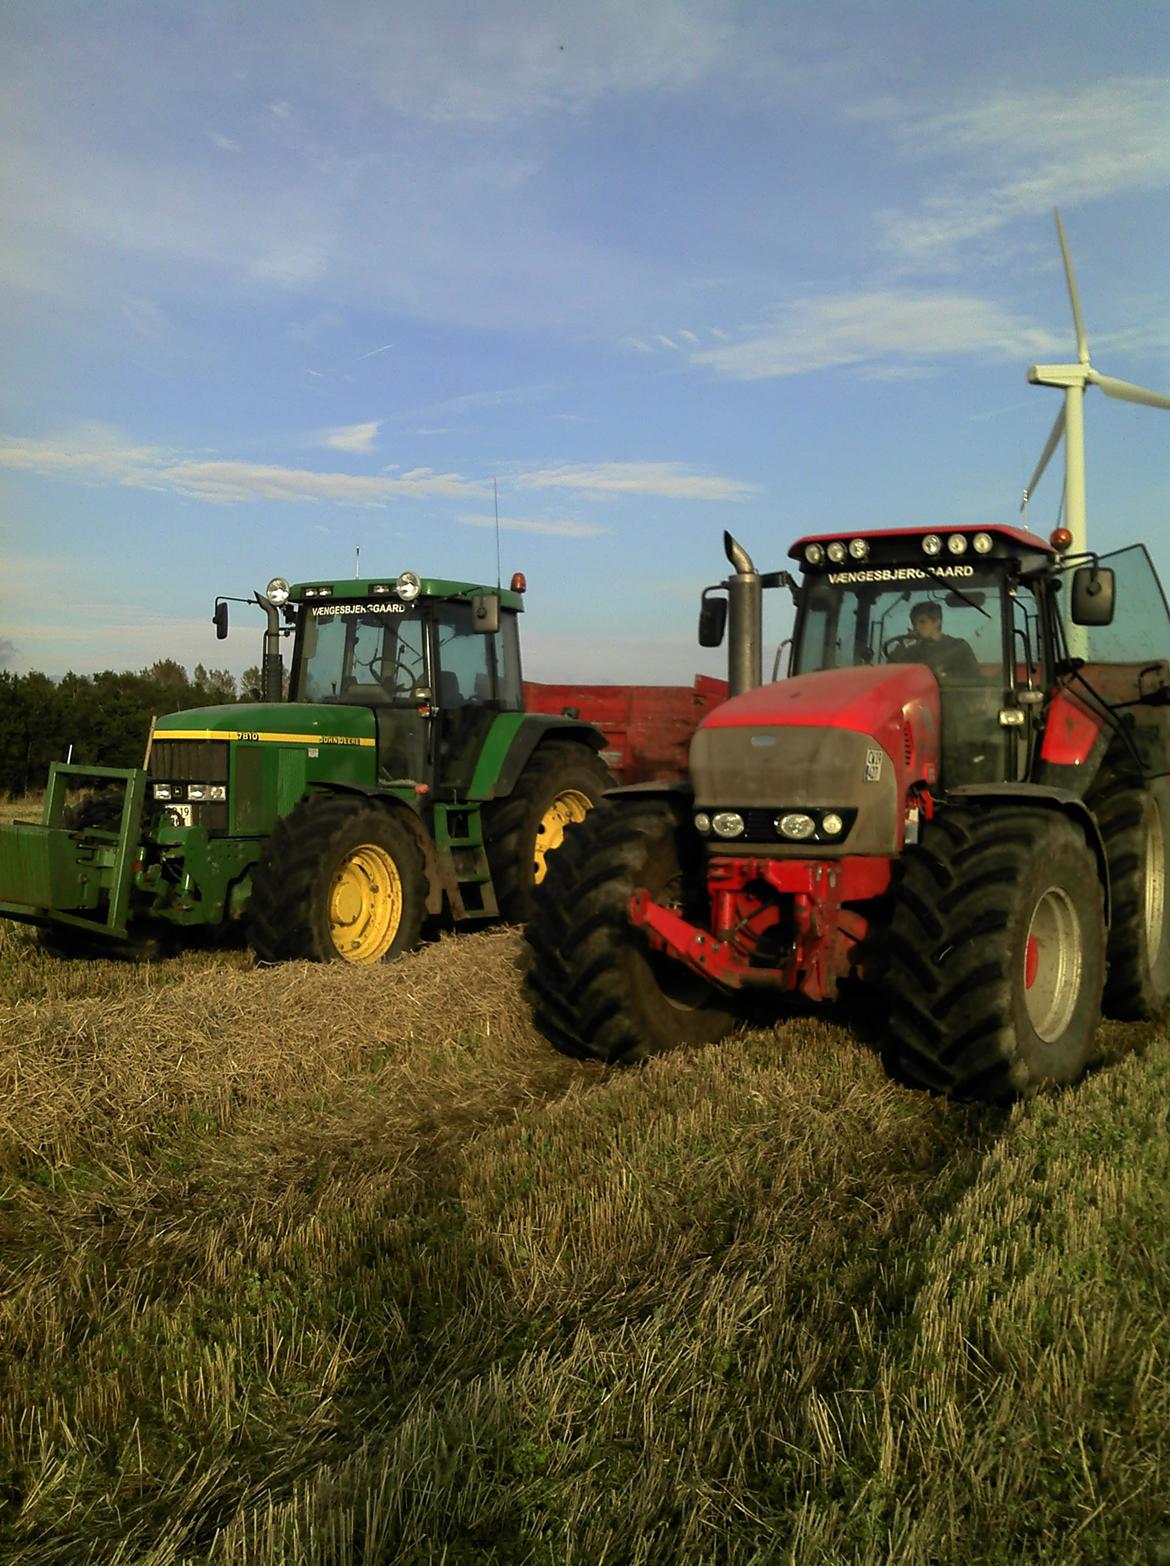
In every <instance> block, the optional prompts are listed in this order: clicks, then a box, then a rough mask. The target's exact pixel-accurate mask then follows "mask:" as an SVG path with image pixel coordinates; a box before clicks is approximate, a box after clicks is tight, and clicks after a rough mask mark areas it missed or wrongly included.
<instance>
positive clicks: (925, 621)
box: [910, 614, 942, 642]
mask: <svg viewBox="0 0 1170 1566" xmlns="http://www.w3.org/2000/svg"><path fill="white" fill-rule="evenodd" d="M910 624H911V625H912V626H913V627H914V634H915V636H919V637H921V638H922V640H923V641H924V642H937V641H938V639H939V637H940V636H941V635H942V620H941V619H940V620H936V619H935V618H934V616H933V615H929V614H919V615H915V617H914V619H913V620H911V622H910Z"/></svg>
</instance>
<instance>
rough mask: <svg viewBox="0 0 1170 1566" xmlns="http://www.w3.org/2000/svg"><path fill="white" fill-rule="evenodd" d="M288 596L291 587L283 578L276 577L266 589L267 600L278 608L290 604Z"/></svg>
mask: <svg viewBox="0 0 1170 1566" xmlns="http://www.w3.org/2000/svg"><path fill="white" fill-rule="evenodd" d="M288 594H289V586H288V583H287V582H286V581H285V579H284V577H283V576H274V577H273V578H272V580H271V582H269V584H268V586H267V587H266V588H265V589H264V596H265V598H267V600H268V602H269V603H270V604H276V606H277V607H278V608H279V607H280V605H281V604H286V603H288Z"/></svg>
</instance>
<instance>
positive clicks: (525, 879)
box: [485, 741, 613, 924]
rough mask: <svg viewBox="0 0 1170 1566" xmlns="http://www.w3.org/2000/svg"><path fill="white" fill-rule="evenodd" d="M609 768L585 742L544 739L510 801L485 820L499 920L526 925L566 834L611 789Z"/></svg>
mask: <svg viewBox="0 0 1170 1566" xmlns="http://www.w3.org/2000/svg"><path fill="white" fill-rule="evenodd" d="M612 787H613V778H612V776H611V775H610V772H609V769H608V768H607V767H606V765H605V763H604V762H603V761H602V760H601V758H600V756H598V754H597V752H596V751H594V750H591V749H590V748H589V746H587V745H584V744H576V743H571V744H566V743H564V742H563V741H562V742H558V741H546V742H545V744H543V745H541V746H539V747H538V749H537V750H536V751H535V752H534V753H533V755H532V758H531V760H530V761H529V763H528V765H527V766H526V767H525V769H524V771H523V772H522V773H521V774H520V777H519V779H518V780H517V783H516V786H515V788H514V789H513V790H512V792H511V794H509V796H508V797H507V799H503V800H501V801H500V802H499V803H498V804H496V805H495V806H493V807H492V810H491V812H490V814H489V815H488V816H487V820H486V822H485V832H486V840H487V854H488V863H489V864H490V866H491V871H492V884H493V886H494V887H495V892H496V904H497V906H498V907H499V910H500V917H501V918H503V919H506V920H507V922H508V923H509V924H523V923H524V921H525V920H526V919H527V918H529V916H530V915H531V913H532V906H533V904H532V897H533V889H534V888H535V887H537V886H539V885H541V883H542V882H543V881H544V879H545V876H546V875H547V874H548V867H549V865H550V864H551V863H552V860H551V858H550V857H549V856H550V855H552V854H554V853H555V852H557V851H559V849H560V847H561V844H562V843H563V842H564V839H565V830H566V828H568V827H570V826H575V825H577V824H578V823H580V822H582V821H584V819H585V817H586V816H587V815H588V814H589V812H590V811H591V810H592V809H593V808H594V806H595V805H597V804H598V802H599V801H600V799H601V796H602V795H603V794H604V793H605V791H606V789H607V788H612Z"/></svg>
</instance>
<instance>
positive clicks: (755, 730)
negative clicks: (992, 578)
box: [690, 664, 939, 854]
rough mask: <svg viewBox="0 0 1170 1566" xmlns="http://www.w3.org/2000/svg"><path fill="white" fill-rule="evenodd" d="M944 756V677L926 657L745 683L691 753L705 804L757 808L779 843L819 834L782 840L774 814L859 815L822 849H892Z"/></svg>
mask: <svg viewBox="0 0 1170 1566" xmlns="http://www.w3.org/2000/svg"><path fill="white" fill-rule="evenodd" d="M938 762H939V691H938V683H937V681H936V680H935V678H934V676H933V675H932V674H931V673H930V671H929V670H928V669H926V668H924V667H923V666H922V665H921V664H900V665H897V666H894V667H890V666H888V665H883V666H881V667H879V668H863V669H830V670H825V671H824V672H822V673H819V674H802V675H798V676H796V677H795V678H793V679H790V680H781V681H778V682H777V683H776V684H773V685H761V686H758V687H757V688H756V689H755V690H751V691H745V692H744V694H743V695H742V696H735V697H733V698H732V699H731V700H730V701H727V702H724V703H723V705H722V706H720V707H717V708H716V709H715V711H714V712H712V713H710V714H709V715H708V716H707V717H706V718H705V719H704V720H703V722H702V724H701V725H700V727H699V728H698V729H697V730H696V732H695V735H694V738H693V739H692V741H691V756H690V764H691V782H692V786H693V788H694V796H695V805H696V807H697V808H700V809H702V810H707V811H716V810H735V811H741V812H743V811H747V812H750V813H751V816H752V820H753V821H754V820H757V818H758V820H759V822H760V823H762V825H761V831H762V832H763V836H764V838H766V839H768V840H770V841H771V843H772V844H773V845H774V848H773V851H779V852H782V853H783V852H792V853H804V854H807V853H808V852H809V848H810V847H811V846H812V845H810V844H807V843H806V844H801V845H796V844H794V845H793V846H792V848H791V849H787V848H785V847H783V846H782V845H780V844H777V843H776V834H775V832H774V830H773V826H772V823H773V821H774V819H775V817H776V815H777V813H780V812H784V811H816V812H823V811H832V812H836V813H838V814H840V815H842V816H843V817H845V818H846V819H847V820H848V821H850V822H851V823H853V825H852V826H851V827H850V830H849V832H848V834H847V838H848V841H847V842H846V841H844V840H842V842H841V843H840V844H839V845H830V844H828V843H826V844H824V845H823V846H822V845H821V844H820V843H818V844H817V847H816V852H818V853H828V854H831V853H833V852H835V851H843V852H849V853H892V852H894V851H895V850H896V848H897V846H898V844H899V843H900V841H901V834H902V830H903V826H902V823H903V819H904V814H905V808H906V796H907V792H908V790H909V788H910V787H911V785H912V784H914V783H917V782H922V783H925V784H926V785H927V786H930V785H932V784H934V783H935V782H937V779H938ZM750 836H751V838H752V839H753V840H755V841H760V840H761V839H760V836H759V834H758V833H757V832H755V831H752V832H751V834H750ZM747 846H748V843H747V840H745V842H744V851H746V849H747ZM724 851H729V852H736V851H737V848H736V846H734V845H727V846H726V850H725V847H724V845H721V847H720V852H724Z"/></svg>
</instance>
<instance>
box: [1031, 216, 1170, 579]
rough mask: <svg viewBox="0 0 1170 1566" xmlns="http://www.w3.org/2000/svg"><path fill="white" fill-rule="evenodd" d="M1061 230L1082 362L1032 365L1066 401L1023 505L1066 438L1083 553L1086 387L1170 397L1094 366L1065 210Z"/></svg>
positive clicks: (1076, 547)
mask: <svg viewBox="0 0 1170 1566" xmlns="http://www.w3.org/2000/svg"><path fill="white" fill-rule="evenodd" d="M1056 232H1057V234H1058V235H1059V237H1060V253H1061V255H1062V256H1063V257H1064V275H1065V279H1066V281H1067V283H1068V297H1069V299H1070V301H1071V303H1072V313H1073V326H1074V327H1075V328H1076V334H1077V362H1076V363H1075V364H1033V365H1031V366H1030V367H1029V369H1028V379H1029V380H1030V381H1031V383H1032V385H1033V386H1057V387H1059V388H1060V389H1061V390H1062V391H1063V392H1064V405H1063V407H1062V408H1061V410H1060V412H1059V413H1058V414H1057V415H1056V423H1055V424H1054V425H1053V426H1052V430H1051V432H1050V434H1049V436H1048V440H1047V442H1046V443H1045V446H1044V450H1043V451H1042V452H1041V454H1040V461H1039V462H1038V463H1037V464H1036V471H1035V472H1034V473H1033V474H1032V477H1031V478H1030V479H1029V480H1028V487H1027V489H1025V491H1024V499H1023V504H1022V505H1021V507H1020V509H1021V510H1022V511H1024V510H1026V509H1027V506H1028V501H1029V500H1030V498H1031V496H1032V495H1033V494H1034V492H1035V489H1036V485H1037V484H1038V483H1039V482H1040V476H1041V474H1042V473H1043V472H1044V469H1045V468H1046V467H1047V466H1048V460H1049V458H1050V457H1051V456H1052V453H1053V452H1054V451H1055V450H1056V448H1057V446H1059V445H1060V442H1061V438H1062V437H1063V439H1064V525H1065V527H1066V528H1067V529H1068V530H1069V532H1070V533H1071V534H1072V543H1071V544H1070V546H1069V553H1070V554H1084V553H1085V552H1086V551H1087V550H1088V547H1089V543H1088V530H1087V527H1086V523H1085V388H1086V387H1088V386H1099V387H1100V388H1101V390H1102V391H1103V392H1104V393H1105V395H1106V396H1107V397H1116V398H1118V399H1119V400H1120V401H1121V402H1141V403H1144V404H1145V405H1146V407H1148V408H1170V397H1164V396H1163V395H1162V394H1161V392H1155V391H1147V390H1146V388H1145V387H1144V386H1135V385H1133V383H1132V382H1130V381H1119V380H1116V379H1115V378H1114V377H1113V376H1112V375H1102V374H1100V372H1099V371H1097V370H1095V369H1094V368H1093V365H1092V363H1091V361H1090V359H1089V345H1088V342H1087V341H1086V339H1085V323H1084V321H1083V319H1082V317H1081V301H1080V297H1079V295H1078V294H1077V280H1076V277H1075V276H1074V274H1073V264H1072V257H1071V256H1070V255H1069V253H1068V243H1067V241H1066V240H1065V237H1064V224H1063V223H1062V222H1061V221H1060V212H1059V211H1057V213H1056Z"/></svg>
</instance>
